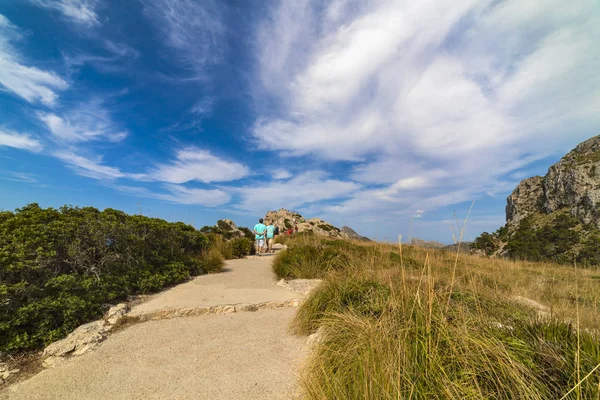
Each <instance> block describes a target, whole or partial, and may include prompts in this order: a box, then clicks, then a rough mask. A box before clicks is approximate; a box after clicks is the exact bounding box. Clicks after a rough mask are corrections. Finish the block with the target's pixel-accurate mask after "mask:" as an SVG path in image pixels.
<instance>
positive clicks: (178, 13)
mask: <svg viewBox="0 0 600 400" xmlns="http://www.w3.org/2000/svg"><path fill="white" fill-rule="evenodd" d="M142 3H143V4H144V12H145V14H146V15H147V16H148V18H150V20H151V21H152V22H153V23H154V25H155V26H156V27H157V29H159V30H160V32H161V35H160V37H161V38H162V39H163V40H164V42H165V44H166V45H167V46H169V47H170V48H172V49H173V50H174V51H175V54H176V60H177V63H176V65H177V66H178V67H183V68H185V69H187V70H190V71H192V72H193V74H194V75H195V76H202V75H203V69H204V67H205V66H207V65H210V64H214V63H216V62H219V61H221V60H222V57H223V49H224V46H225V41H224V34H225V26H224V24H223V22H222V18H221V10H220V3H219V2H217V1H214V0H206V1H201V2H199V1H194V0H143V1H142Z"/></svg>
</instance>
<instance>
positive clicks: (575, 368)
mask: <svg viewBox="0 0 600 400" xmlns="http://www.w3.org/2000/svg"><path fill="white" fill-rule="evenodd" d="M287 244H288V246H289V249H288V250H287V251H286V252H284V253H282V254H280V255H279V256H278V258H277V259H276V262H275V264H276V265H275V270H276V272H277V273H278V275H280V276H285V277H303V278H323V279H324V283H323V284H322V285H321V286H320V287H319V288H318V289H317V290H316V291H314V292H313V293H312V294H311V295H310V296H309V297H308V298H307V300H306V301H305V302H304V303H303V304H302V306H301V307H300V309H299V310H298V313H297V316H296V318H295V321H294V323H293V328H294V330H295V331H296V332H297V333H299V334H305V335H307V334H310V333H313V332H315V331H317V330H318V331H319V334H320V335H322V338H321V340H320V341H319V344H318V345H317V346H316V348H315V349H314V351H313V353H312V355H311V359H310V361H309V363H308V364H307V366H306V368H305V370H304V372H303V378H302V385H303V388H304V391H305V394H306V397H307V398H309V399H323V398H339V399H342V398H343V399H399V398H417V399H430V398H439V399H456V398H470V399H487V398H496V399H515V398H518V399H549V398H561V397H563V396H566V397H565V398H569V399H570V398H573V399H576V398H594V399H595V398H598V396H599V395H600V393H599V387H600V380H599V377H600V374H599V373H598V369H596V368H597V366H598V365H599V364H600V340H599V339H600V337H599V335H598V331H597V329H598V322H599V321H598V313H597V308H598V303H599V298H600V296H599V295H600V290H599V285H598V281H597V280H596V279H595V277H596V276H597V272H595V271H592V270H576V269H570V268H565V267H564V266H558V265H554V264H543V263H515V262H508V261H504V260H492V259H485V258H479V257H474V256H467V255H461V256H459V257H458V258H457V255H456V254H455V253H449V252H445V251H438V250H433V251H432V250H430V249H428V250H425V249H419V248H415V247H400V248H398V247H397V246H393V245H387V244H377V243H375V244H359V243H354V242H346V241H331V240H325V239H319V238H315V237H312V238H301V237H300V238H294V239H289V240H287ZM331 260H336V262H335V263H332V262H331ZM332 265H333V266H332ZM514 296H522V297H527V298H530V299H532V300H535V301H536V302H540V303H542V304H543V305H545V306H547V307H548V308H549V309H550V310H551V311H550V313H549V314H539V310H537V309H532V308H528V307H527V306H526V305H523V304H520V303H519V302H516V301H513V298H514Z"/></svg>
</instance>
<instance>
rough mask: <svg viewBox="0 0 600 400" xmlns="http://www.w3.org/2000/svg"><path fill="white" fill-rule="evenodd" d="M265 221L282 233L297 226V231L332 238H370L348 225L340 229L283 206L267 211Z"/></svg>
mask: <svg viewBox="0 0 600 400" xmlns="http://www.w3.org/2000/svg"><path fill="white" fill-rule="evenodd" d="M265 223H266V224H273V225H274V226H276V227H278V228H279V231H280V232H282V233H283V232H285V231H287V230H288V229H294V228H295V227H298V232H313V233H314V234H316V235H320V236H327V237H330V238H333V239H357V240H370V239H368V238H365V237H364V236H360V235H359V234H358V233H356V232H355V231H354V230H353V229H352V228H350V227H347V226H345V227H343V228H342V229H340V228H337V227H335V226H333V225H331V224H330V223H328V222H325V221H323V220H322V219H320V218H310V219H307V218H305V217H304V216H302V215H301V214H299V213H297V212H295V211H289V210H286V209H285V208H280V209H279V210H277V211H269V212H267V214H266V215H265Z"/></svg>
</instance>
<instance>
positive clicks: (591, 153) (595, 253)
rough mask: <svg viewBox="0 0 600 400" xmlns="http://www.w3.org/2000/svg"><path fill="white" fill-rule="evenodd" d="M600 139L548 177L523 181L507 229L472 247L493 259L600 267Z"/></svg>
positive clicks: (508, 210) (557, 166)
mask: <svg viewBox="0 0 600 400" xmlns="http://www.w3.org/2000/svg"><path fill="white" fill-rule="evenodd" d="M599 228H600V136H596V137H593V138H591V139H589V140H586V141H585V142H583V143H581V144H579V145H578V146H577V147H576V148H575V149H573V150H572V151H571V152H569V153H568V154H567V155H566V156H564V157H563V158H562V159H561V160H560V161H559V162H557V163H556V164H554V165H552V166H551V167H550V168H549V170H548V173H547V174H546V175H545V176H543V177H541V176H535V177H532V178H528V179H525V180H523V181H522V182H521V183H519V185H517V187H516V188H515V190H514V191H513V192H512V194H511V195H510V196H509V197H508V199H507V206H506V225H505V226H504V227H502V228H500V229H499V230H498V231H496V232H495V233H492V234H490V233H487V232H484V233H483V234H482V235H481V236H480V237H478V238H477V239H476V240H475V242H474V243H473V245H472V247H473V248H475V249H477V250H478V251H481V252H484V253H486V254H489V255H494V254H495V255H502V256H508V257H513V258H523V259H530V260H552V261H557V262H563V263H572V262H573V261H579V262H580V263H583V264H596V265H597V264H600V229H599Z"/></svg>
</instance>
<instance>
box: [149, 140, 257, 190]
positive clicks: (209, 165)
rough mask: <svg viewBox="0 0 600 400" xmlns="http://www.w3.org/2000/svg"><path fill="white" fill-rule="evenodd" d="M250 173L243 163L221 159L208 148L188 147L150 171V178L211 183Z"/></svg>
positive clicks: (175, 181)
mask: <svg viewBox="0 0 600 400" xmlns="http://www.w3.org/2000/svg"><path fill="white" fill-rule="evenodd" d="M249 174H250V170H249V168H248V167H246V166H245V165H243V164H240V163H237V162H234V161H227V160H224V159H221V158H219V157H217V156H214V155H213V154H211V153H210V152H209V151H206V150H202V149H198V148H195V147H188V148H185V149H182V150H179V151H178V152H177V154H176V159H175V160H174V161H173V162H172V163H171V164H163V165H160V166H159V167H158V168H157V169H156V170H154V171H152V172H150V173H149V174H148V178H149V179H151V180H157V181H162V182H169V183H184V182H190V181H198V182H203V183H210V182H227V181H234V180H237V179H241V178H244V177H246V176H248V175H249Z"/></svg>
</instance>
